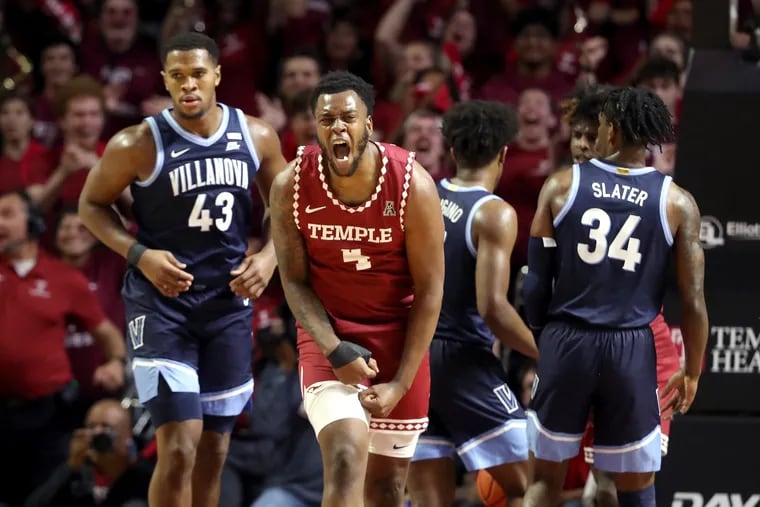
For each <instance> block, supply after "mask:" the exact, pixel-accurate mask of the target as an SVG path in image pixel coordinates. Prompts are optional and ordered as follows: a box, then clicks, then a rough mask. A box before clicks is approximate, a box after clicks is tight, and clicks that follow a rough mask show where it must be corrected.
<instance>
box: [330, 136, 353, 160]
mask: <svg viewBox="0 0 760 507" xmlns="http://www.w3.org/2000/svg"><path fill="white" fill-rule="evenodd" d="M332 150H333V156H334V157H335V160H337V161H338V162H346V161H348V156H349V155H350V154H351V148H350V147H349V146H348V143H347V142H345V141H335V142H334V143H333V145H332Z"/></svg>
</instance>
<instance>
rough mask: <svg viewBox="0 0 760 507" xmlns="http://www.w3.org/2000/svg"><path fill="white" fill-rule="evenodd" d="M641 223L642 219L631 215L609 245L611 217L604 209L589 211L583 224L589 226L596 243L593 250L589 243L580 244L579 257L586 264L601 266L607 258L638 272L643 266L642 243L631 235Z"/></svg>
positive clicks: (591, 209) (585, 214) (584, 215)
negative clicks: (639, 266)
mask: <svg viewBox="0 0 760 507" xmlns="http://www.w3.org/2000/svg"><path fill="white" fill-rule="evenodd" d="M639 222H641V217H639V216H637V215H629V216H628V218H627V219H626V221H625V223H624V224H623V227H621V228H620V230H619V231H618V233H617V234H616V235H615V238H614V239H613V240H612V243H610V244H609V248H608V245H607V235H608V234H609V233H610V226H611V221H610V216H609V215H608V214H607V212H605V211H604V210H602V209H599V208H590V209H587V210H586V212H585V213H583V216H582V217H581V223H582V224H583V225H588V226H589V227H591V230H590V231H589V232H588V237H589V239H591V240H593V241H594V244H593V248H592V246H591V245H589V244H588V243H578V257H580V258H581V260H582V261H583V262H585V263H586V264H599V263H600V262H602V261H603V260H604V258H605V257H609V258H610V259H616V260H619V261H623V269H624V270H626V271H636V266H638V265H639V264H641V253H640V252H639V247H640V246H641V241H639V240H638V238H633V237H631V235H632V234H633V231H634V230H635V229H636V226H637V225H639Z"/></svg>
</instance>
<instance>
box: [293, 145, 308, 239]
mask: <svg viewBox="0 0 760 507" xmlns="http://www.w3.org/2000/svg"><path fill="white" fill-rule="evenodd" d="M304 148H306V147H305V146H299V147H298V149H297V150H296V165H295V167H294V168H293V222H294V223H295V224H296V229H298V230H299V231H300V230H301V221H300V220H299V219H298V214H299V212H298V198H299V197H300V195H299V191H300V190H301V161H302V160H303V150H304Z"/></svg>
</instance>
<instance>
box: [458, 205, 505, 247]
mask: <svg viewBox="0 0 760 507" xmlns="http://www.w3.org/2000/svg"><path fill="white" fill-rule="evenodd" d="M494 200H499V201H501V200H502V199H501V197H499V196H498V195H493V194H490V195H484V196H483V197H481V198H480V199H478V200H477V201H475V204H473V205H472V208H470V213H469V214H468V215H467V222H466V223H465V226H464V241H465V243H466V244H467V250H469V251H470V254H471V255H472V256H473V257H474V258H477V256H478V249H477V248H475V243H474V242H473V241H472V222H473V220H475V213H477V212H478V210H479V209H480V207H481V206H483V205H484V204H485V203H487V202H489V201H494Z"/></svg>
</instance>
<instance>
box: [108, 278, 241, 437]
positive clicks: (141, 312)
mask: <svg viewBox="0 0 760 507" xmlns="http://www.w3.org/2000/svg"><path fill="white" fill-rule="evenodd" d="M122 294H123V296H124V303H125V316H126V322H127V345H128V347H127V348H128V349H129V351H130V357H131V359H132V370H133V374H134V379H135V385H136V387H137V393H138V396H139V399H140V402H141V403H143V404H144V405H145V406H146V407H147V409H148V411H149V412H150V414H151V418H152V420H153V424H154V425H155V426H156V427H158V426H160V425H161V424H164V423H167V422H173V421H184V420H188V419H203V420H204V430H208V429H210V430H214V431H220V432H223V433H226V432H228V431H230V430H231V429H232V426H233V425H234V420H235V418H236V417H237V416H238V415H239V414H240V413H241V412H242V411H243V409H244V407H245V406H246V404H247V403H248V402H249V400H250V398H251V395H252V393H253V378H252V374H251V354H252V348H253V339H252V329H251V319H252V314H253V311H252V307H251V304H250V302H249V301H248V300H244V299H242V298H240V297H238V296H236V295H235V294H234V293H233V292H232V291H230V289H229V287H227V286H224V287H218V288H213V289H206V288H203V289H201V290H198V289H196V290H193V289H191V290H190V291H188V292H185V293H183V294H182V295H180V296H179V297H176V298H166V297H163V296H161V295H160V294H159V293H158V291H157V290H156V289H155V288H154V287H153V286H152V285H150V282H148V281H147V280H145V279H144V278H143V277H142V275H139V274H136V273H135V272H134V271H131V270H130V272H128V274H127V275H126V277H125V282H124V289H123V290H122Z"/></svg>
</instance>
